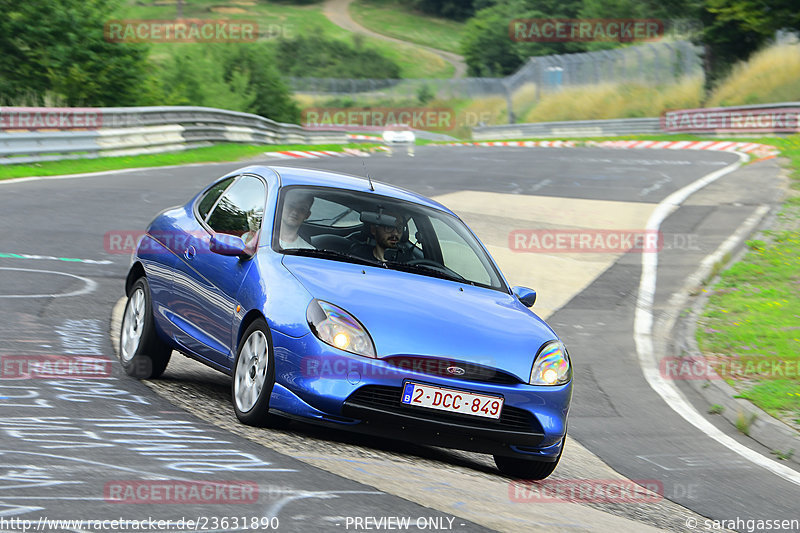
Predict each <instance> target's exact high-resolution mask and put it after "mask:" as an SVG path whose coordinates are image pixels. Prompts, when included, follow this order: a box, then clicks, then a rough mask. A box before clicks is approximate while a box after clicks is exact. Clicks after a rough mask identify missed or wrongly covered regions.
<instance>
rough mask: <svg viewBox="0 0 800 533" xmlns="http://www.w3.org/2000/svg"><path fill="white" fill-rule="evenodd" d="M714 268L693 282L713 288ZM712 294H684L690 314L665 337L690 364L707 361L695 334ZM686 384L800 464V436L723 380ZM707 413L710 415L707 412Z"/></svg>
mask: <svg viewBox="0 0 800 533" xmlns="http://www.w3.org/2000/svg"><path fill="white" fill-rule="evenodd" d="M781 173H782V175H783V176H786V175H787V172H786V170H785V169H784V170H782V171H781ZM778 209H779V207H778V206H775V207H773V208H772V209H770V210H769V212H767V213H764V215H762V216H761V217H760V220H759V221H758V222H757V224H756V227H755V228H754V229H753V230H752V231H749V232H747V234H746V235H742V236H740V237H739V238H738V239H737V240H736V242H735V243H733V245H732V246H731V247H730V249H731V250H738V251H737V252H736V254H735V255H734V256H733V257H732V258H731V259H730V260H729V261H728V262H727V264H726V266H729V265H732V264H734V263H736V262H737V261H739V260H741V258H742V257H743V256H744V255H745V253H746V252H747V250H746V248H745V247H744V246H743V244H744V243H745V242H746V240H748V239H750V238H751V237H752V236H753V235H755V234H757V233H760V232H761V231H764V230H765V229H768V227H769V225H770V222H771V220H773V219H774V218H775V216H776V214H777V210H778ZM712 268H713V265H709V266H708V268H703V269H701V271H699V273H700V279H699V280H698V279H697V278H695V279H693V280H692V281H693V282H702V280H707V283H706V285H707V286H709V287H711V286H713V285H714V284H715V283H716V282H717V281H718V280H719V278H720V276H719V275H717V276H715V277H714V278H712V279H709V278H708V276H709V274H710V273H711V270H712ZM699 284H700V283H698V285H699ZM687 288H688V289H689V290H691V288H690V287H688V286H685V287H684V292H686V289H687ZM711 294H712V293H711V292H701V293H700V294H699V295H697V296H691V295H689V294H688V293H687V294H684V295H682V296H685V298H683V304H684V305H682V306H681V308H683V309H685V308H686V304H687V303H688V304H689V305H690V312H689V313H688V315H686V316H680V317H679V318H678V319H677V320H676V321H675V322H674V324H673V325H672V328H671V329H670V330H669V331H667V332H665V335H666V336H667V337H668V339H669V341H668V342H671V343H672V345H673V348H674V351H673V352H672V353H675V354H678V356H679V357H681V358H686V359H687V361H691V360H700V361H704V358H703V354H702V352H701V351H700V347H699V346H698V344H697V339H696V336H695V332H696V330H697V322H698V320H699V318H700V316H701V315H702V313H703V310H704V308H705V306H706V304H707V303H708V299H709V298H710V296H711ZM686 381H687V382H688V385H689V386H690V387H691V388H692V389H693V390H694V391H695V392H697V393H698V394H699V395H700V396H702V397H703V398H704V399H705V400H706V401H707V402H708V405H709V407H710V406H711V405H715V404H716V405H720V406H722V407H723V410H722V412H721V413H719V414H720V415H721V416H722V417H723V418H725V420H727V421H728V422H730V423H731V425H733V426H734V427H735V426H736V422H737V420H738V418H739V417H740V416H744V417H746V418H751V417H754V418H753V422H752V424H751V425H750V430H749V432H748V434H747V436H748V437H750V438H751V439H753V440H755V441H756V442H758V443H759V444H761V445H763V446H764V447H766V448H769V449H770V450H771V451H780V452H783V453H787V452H789V451H792V450H793V454H792V456H791V457H790V458H789V459H788V460H789V461H791V462H792V463H794V464H795V465H800V434H798V432H797V431H795V430H794V429H793V428H791V427H790V426H788V425H786V424H784V423H783V422H781V421H780V420H778V419H776V418H774V417H773V416H772V415H770V414H769V413H767V412H766V411H764V410H762V409H760V408H759V407H757V406H755V405H754V404H753V403H751V402H750V401H749V400H746V399H744V398H736V395H737V394H738V393H737V392H736V390H735V389H734V388H733V387H731V386H730V385H728V383H727V382H725V380H724V379H722V378H721V377H719V378H718V379H711V380H709V379H706V380H703V379H688V380H686ZM706 414H708V413H707V412H706ZM737 431H738V430H737ZM774 460H776V461H778V460H779V459H777V457H775V458H774Z"/></svg>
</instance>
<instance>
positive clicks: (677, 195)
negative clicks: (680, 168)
mask: <svg viewBox="0 0 800 533" xmlns="http://www.w3.org/2000/svg"><path fill="white" fill-rule="evenodd" d="M734 153H736V154H737V155H738V156H739V161H737V162H736V163H732V164H730V165H728V166H726V167H724V168H721V169H719V170H717V171H715V172H712V173H710V174H707V175H705V176H703V177H702V178H700V179H698V180H697V181H695V182H693V183H690V184H689V185H687V186H686V187H683V188H682V189H679V190H677V191H675V192H674V193H672V194H670V195H669V196H667V197H666V198H665V199H664V200H662V201H661V203H659V204H658V206H657V207H656V209H655V211H653V214H652V215H650V219H649V220H648V221H647V227H646V229H647V230H654V231H658V229H659V227H660V226H661V223H662V222H663V221H664V220H665V219H666V218H667V217H668V216H669V215H670V214H671V213H672V212H673V211H675V210H676V209H677V208H678V207H679V206H680V205H681V204H682V203H683V202H684V201H685V200H686V199H687V198H688V197H689V196H690V195H692V194H694V193H695V192H697V191H699V190H700V189H702V188H703V187H705V186H706V185H709V184H710V183H713V182H714V181H716V180H718V179H719V178H721V177H722V176H725V175H726V174H730V173H731V172H733V171H734V170H736V169H737V168H739V167H740V166H741V165H742V163H743V162H745V161H747V160H748V156H747V155H746V154H743V153H739V152H734ZM729 240H730V239H729ZM726 242H729V241H726ZM704 263H705V261H704ZM657 269H658V253H652V254H642V277H641V280H640V282H639V294H638V296H637V299H636V312H635V315H634V321H633V331H634V341H635V342H636V351H637V353H638V355H639V364H640V366H641V367H642V372H643V373H644V377H645V379H646V380H647V383H648V384H649V385H650V387H651V388H652V389H653V390H654V391H655V392H656V393H657V394H658V395H659V396H661V398H662V399H663V400H664V402H665V403H666V404H667V405H668V406H669V407H670V408H671V409H672V410H673V411H675V412H676V413H678V414H679V415H680V416H681V417H682V418H683V419H684V420H686V421H687V422H689V423H690V424H692V425H693V426H694V427H696V428H697V429H699V430H700V431H702V432H703V433H705V434H706V435H707V436H709V437H710V438H712V439H714V440H715V441H717V442H719V443H720V444H722V445H723V446H725V447H726V448H728V449H729V450H731V451H733V452H735V453H737V454H739V455H740V456H742V457H744V458H745V459H747V460H748V461H750V462H752V463H754V464H756V465H758V466H761V467H763V468H766V469H767V470H769V471H770V472H772V473H773V474H776V475H778V476H780V477H782V478H783V479H785V480H786V481H789V482H791V483H794V484H796V485H800V472H797V471H795V470H792V469H791V468H789V467H786V466H784V465H782V464H779V463H777V462H775V461H773V460H771V459H768V458H766V457H764V456H763V455H761V454H759V453H758V452H756V451H754V450H751V449H750V448H748V447H746V446H744V445H742V444H740V443H739V442H737V441H736V440H734V439H733V438H731V437H729V436H728V435H726V434H725V433H723V432H722V431H720V430H719V429H717V428H716V427H715V426H714V425H713V424H711V422H709V421H708V420H706V419H705V418H704V417H703V415H701V414H700V413H699V412H698V411H697V410H695V408H694V407H693V406H692V405H691V404H690V403H689V401H688V400H687V399H686V397H685V396H684V395H683V393H681V391H680V390H678V388H677V386H675V384H674V383H672V382H670V381H667V380H666V379H664V377H663V376H662V375H661V373H660V371H659V362H658V361H657V360H656V355H655V351H654V349H653V301H654V299H655V292H656V277H657Z"/></svg>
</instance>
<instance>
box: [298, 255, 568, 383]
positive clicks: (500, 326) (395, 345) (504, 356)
mask: <svg viewBox="0 0 800 533" xmlns="http://www.w3.org/2000/svg"><path fill="white" fill-rule="evenodd" d="M283 263H284V266H285V267H286V268H287V269H288V270H289V271H290V272H291V273H292V274H293V275H294V276H295V277H296V278H297V279H298V280H299V281H300V283H302V284H303V286H304V287H305V288H306V289H307V290H308V291H309V292H310V293H311V295H312V296H314V297H315V298H318V299H320V300H325V301H327V302H330V303H332V304H334V305H337V306H339V307H341V308H342V309H344V310H346V311H348V312H349V313H351V314H352V315H353V316H355V317H356V318H357V319H358V320H359V321H360V322H361V323H362V324H363V325H364V326H365V327H366V328H367V331H369V333H370V335H371V336H372V339H373V341H374V342H375V349H376V352H377V355H378V357H379V358H385V357H389V356H396V355H409V356H423V357H436V358H447V359H451V360H453V361H465V362H469V363H473V364H477V365H481V366H486V367H491V368H498V369H502V370H504V371H506V372H509V373H512V374H514V375H516V376H517V377H519V378H520V379H521V380H522V381H527V380H528V377H529V376H530V371H531V365H532V362H533V358H534V357H535V356H536V353H537V351H538V350H539V348H540V347H541V345H542V344H543V343H544V342H547V341H549V340H553V339H556V338H558V337H557V336H556V334H555V333H554V332H553V330H552V329H550V327H549V326H547V324H545V322H544V321H543V320H542V319H540V318H539V317H538V316H536V315H535V314H533V313H532V312H531V311H530V310H529V309H527V308H526V307H525V306H524V305H522V304H521V303H520V302H519V300H517V298H516V297H514V296H513V295H511V294H507V293H504V292H500V291H496V290H492V289H486V288H482V287H473V286H471V285H467V284H462V283H457V282H452V281H447V280H442V279H439V278H433V277H428V276H423V275H419V274H412V273H408V272H400V271H396V270H390V269H386V268H380V267H371V266H362V265H357V264H352V263H345V262H339V261H331V260H325V259H319V258H312V257H300V256H288V255H287V256H285V257H284V261H283Z"/></svg>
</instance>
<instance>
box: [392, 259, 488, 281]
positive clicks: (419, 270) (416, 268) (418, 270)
mask: <svg viewBox="0 0 800 533" xmlns="http://www.w3.org/2000/svg"><path fill="white" fill-rule="evenodd" d="M385 264H386V267H387V268H391V269H393V270H401V271H403V272H413V273H415V274H422V275H424V276H432V277H436V278H441V279H447V280H450V281H457V282H459V283H466V284H468V285H473V286H474V285H475V282H474V281H470V280H468V279H466V278H464V277H462V276H460V275H458V274H456V273H455V272H454V273H452V274H450V273H449V272H447V271H446V270H444V269H439V268H436V267H434V266H430V265H425V264H419V265H409V264H408V263H397V262H394V261H388V262H386V263H385Z"/></svg>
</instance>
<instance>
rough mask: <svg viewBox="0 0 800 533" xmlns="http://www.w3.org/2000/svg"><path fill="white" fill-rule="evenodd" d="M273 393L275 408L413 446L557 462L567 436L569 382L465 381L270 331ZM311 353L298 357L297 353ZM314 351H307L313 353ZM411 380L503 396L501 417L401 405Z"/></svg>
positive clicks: (271, 403)
mask: <svg viewBox="0 0 800 533" xmlns="http://www.w3.org/2000/svg"><path fill="white" fill-rule="evenodd" d="M273 340H274V341H275V356H276V381H277V385H276V391H274V392H273V395H272V397H271V401H270V406H271V409H273V410H276V411H277V412H279V413H281V414H284V415H288V416H290V417H292V418H298V419H302V420H306V421H309V422H315V423H320V424H324V425H330V426H334V427H338V428H341V429H347V430H349V431H356V432H359V433H365V434H369V435H375V436H381V437H389V438H395V439H399V440H404V441H409V442H413V443H416V444H425V445H432V446H440V447H444V448H454V449H461V450H467V451H473V452H478V453H489V454H493V455H507V456H514V457H528V458H531V459H537V460H540V461H548V460H555V459H556V458H557V457H558V455H559V453H560V451H561V443H562V440H563V437H564V435H565V434H566V419H567V413H568V411H569V403H570V399H571V396H572V382H570V383H567V384H566V385H562V386H555V387H542V386H532V385H529V384H527V383H491V382H483V381H467V380H464V379H459V378H455V377H443V376H438V375H431V374H427V373H422V372H419V371H414V370H409V369H407V368H406V369H403V368H398V367H396V366H393V365H390V364H389V363H387V362H386V361H384V360H381V359H370V358H366V357H361V356H357V355H352V354H349V353H346V352H342V351H340V350H336V349H335V348H331V347H329V346H327V345H325V344H323V343H321V342H319V341H318V340H317V339H316V337H314V336H313V335H306V336H304V337H301V338H299V339H296V338H291V337H285V336H283V335H282V334H280V333H278V332H273ZM298 353H300V354H307V355H305V356H303V357H300V358H298V357H296V356H295V354H298ZM308 354H310V355H308ZM406 380H412V381H415V382H422V383H428V384H431V385H437V386H440V387H447V388H451V389H457V390H465V391H472V392H476V393H484V394H490V395H500V396H503V398H504V406H503V410H502V412H501V416H500V419H499V420H495V419H489V418H482V417H474V416H470V415H462V414H456V413H448V412H444V411H439V410H435V409H427V408H420V407H411V406H408V405H405V404H402V403H400V397H401V392H402V387H403V383H404V381H406Z"/></svg>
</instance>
